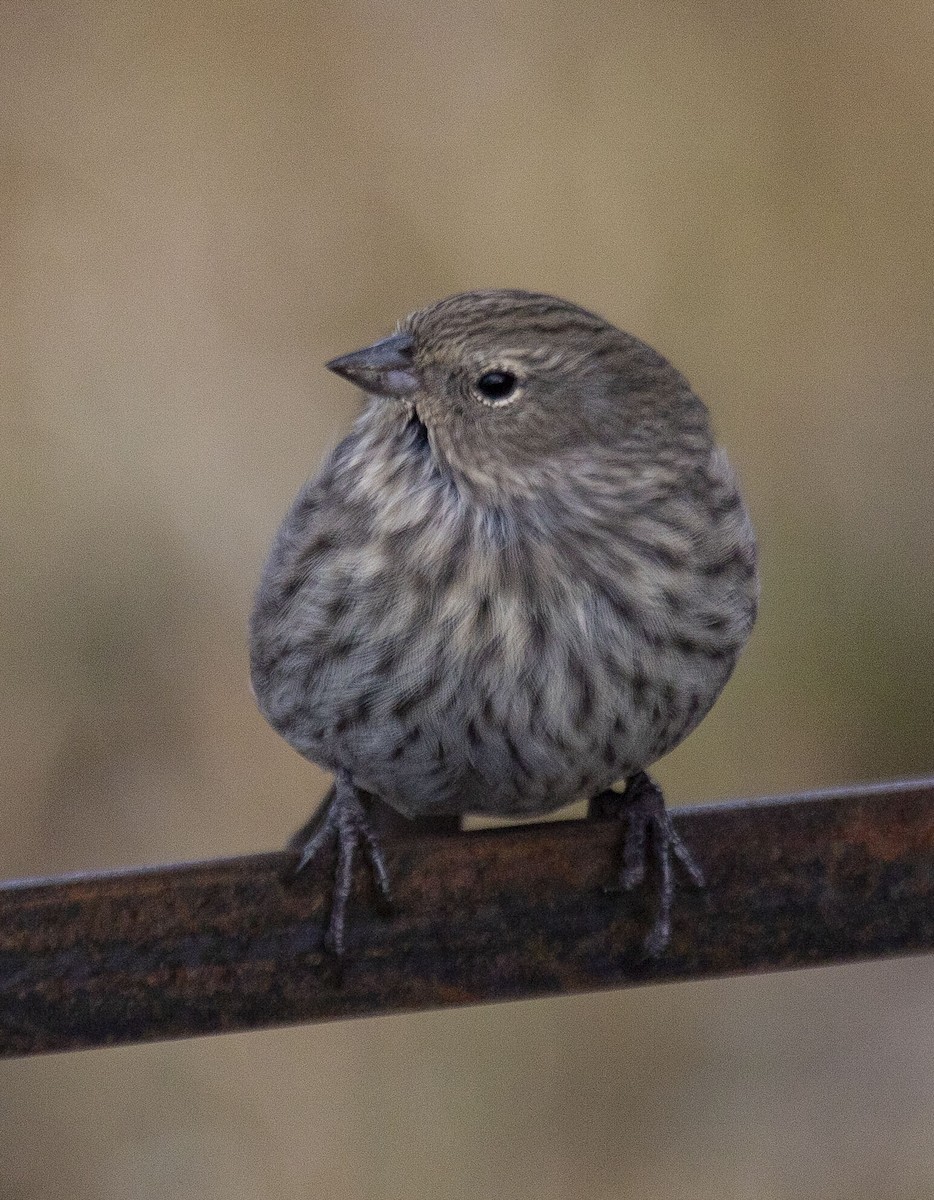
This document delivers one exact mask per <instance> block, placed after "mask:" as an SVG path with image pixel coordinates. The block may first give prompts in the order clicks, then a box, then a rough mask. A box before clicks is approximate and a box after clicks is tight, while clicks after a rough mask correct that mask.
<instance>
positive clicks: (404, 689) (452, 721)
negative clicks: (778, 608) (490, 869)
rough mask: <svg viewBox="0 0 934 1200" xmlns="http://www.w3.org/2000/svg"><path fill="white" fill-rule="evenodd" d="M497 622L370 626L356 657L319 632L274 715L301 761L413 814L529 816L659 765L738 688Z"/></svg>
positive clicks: (290, 673) (624, 646)
mask: <svg viewBox="0 0 934 1200" xmlns="http://www.w3.org/2000/svg"><path fill="white" fill-rule="evenodd" d="M500 618H501V619H500V620H499V621H497V620H496V619H492V618H491V619H490V620H488V622H487V625H486V628H485V630H484V636H482V637H479V636H476V630H475V631H474V635H475V636H473V637H471V636H470V635H469V633H470V631H467V635H466V636H459V634H458V631H457V629H456V628H454V627H453V626H452V624H451V623H450V622H448V623H445V621H443V620H441V621H437V622H434V623H432V622H428V623H426V622H424V621H418V622H412V623H411V624H410V625H409V626H408V627H406V628H405V629H398V630H397V631H396V634H395V636H394V637H393V638H392V639H387V638H386V637H382V636H379V634H378V629H379V626H378V624H377V623H370V624H369V625H367V624H363V625H360V626H358V627H357V628H358V629H360V628H362V629H368V628H369V629H371V630H376V631H377V633H376V635H375V636H366V635H364V634H360V635H358V637H357V638H356V640H355V641H354V642H353V643H352V644H347V639H346V638H345V639H344V640H343V642H341V641H340V640H337V641H335V639H334V635H333V632H332V633H330V634H327V635H325V634H324V633H323V632H322V634H321V639H320V645H318V644H316V643H315V641H314V640H311V641H310V642H307V643H305V645H306V648H307V654H305V655H303V654H302V653H301V651H300V650H299V651H298V652H297V653H296V654H295V655H293V656H292V657H291V659H290V658H289V656H286V658H285V659H284V661H285V662H286V663H288V662H289V661H292V663H293V665H292V667H291V669H289V668H285V669H284V671H283V673H282V677H281V678H280V680H279V681H278V683H277V685H276V686H275V687H274V688H272V689H270V692H269V695H272V694H273V693H275V694H276V695H277V697H278V699H277V700H275V701H274V702H272V703H269V702H268V697H267V703H266V704H264V709H265V711H266V715H267V716H268V717H269V719H270V720H271V721H272V723H273V724H274V725H275V726H276V728H277V729H279V731H280V732H281V733H282V734H283V736H284V737H285V738H286V739H287V740H288V741H289V742H290V743H291V744H292V745H293V746H294V747H295V748H296V749H297V750H298V751H299V752H300V753H301V754H303V755H304V756H305V757H307V758H309V759H311V760H312V761H315V762H317V763H319V764H321V765H323V766H325V767H327V768H329V769H331V770H336V769H338V768H343V769H345V770H347V771H349V772H350V774H351V775H352V777H353V778H354V779H355V780H356V782H357V783H358V784H359V785H360V786H362V787H364V788H365V789H367V790H369V791H372V792H373V793H375V794H376V795H379V796H380V797H381V798H382V799H384V800H385V801H387V802H388V803H390V804H391V805H392V806H393V807H395V808H397V809H398V810H399V811H400V812H402V813H404V814H406V815H408V816H418V815H427V814H430V813H440V812H477V813H491V814H499V815H534V814H537V813H545V812H549V811H551V810H554V809H556V808H560V807H562V806H564V805H566V804H569V803H571V802H573V801H574V800H576V799H578V798H579V797H582V796H587V795H593V794H595V793H597V792H599V791H601V790H602V789H604V788H606V787H608V786H609V785H610V784H611V783H612V782H614V781H615V780H618V779H622V778H625V777H626V776H628V775H630V774H632V773H633V772H634V771H636V770H638V769H640V768H642V767H645V766H647V765H648V764H649V763H651V762H653V761H654V760H655V759H656V758H659V757H660V756H661V755H662V754H664V753H665V752H666V751H667V750H669V749H671V747H672V746H673V745H675V744H677V742H678V741H680V740H681V738H682V737H684V736H685V735H686V734H687V733H688V732H689V731H690V729H692V728H693V727H694V725H695V724H696V723H697V722H698V721H699V720H700V719H701V717H702V716H703V715H704V713H706V711H707V710H708V709H709V707H710V706H711V704H712V703H713V701H714V699H715V698H716V696H717V694H718V693H719V691H720V689H721V688H722V686H723V683H725V681H726V676H727V675H728V674H729V669H727V670H726V671H725V672H724V671H723V670H722V669H717V670H711V669H710V666H709V665H707V666H706V667H704V668H703V669H701V670H698V666H699V664H698V663H697V662H694V663H687V662H685V663H680V664H679V663H676V662H674V661H671V660H670V656H669V660H667V661H665V662H664V663H663V662H662V661H661V660H658V661H657V662H656V663H655V668H656V669H654V670H650V669H649V667H648V664H647V663H646V662H645V659H644V656H640V651H639V650H638V648H636V647H634V645H633V643H632V641H631V639H628V640H627V639H626V638H624V637H616V638H614V637H612V636H609V635H606V636H605V637H604V639H603V642H602V644H601V645H599V646H598V645H589V644H587V643H586V641H582V640H581V638H580V637H579V636H578V637H577V638H576V639H562V638H558V637H551V638H550V639H547V640H546V641H544V642H541V641H539V642H535V639H534V638H533V636H532V634H531V632H530V631H525V633H523V632H522V631H521V629H520V627H519V624H518V623H517V618H516V616H515V614H511V615H509V616H508V617H503V614H502V613H500ZM504 622H505V623H504ZM552 628H553V629H554V628H557V629H570V628H572V626H571V623H570V622H568V621H566V620H562V619H560V618H559V619H558V620H557V621H556V622H554V623H553V626H552ZM463 632H464V631H461V633H463ZM605 632H606V631H605ZM329 639H330V640H329ZM731 665H732V664H730V666H731ZM312 667H313V668H314V669H313V672H312Z"/></svg>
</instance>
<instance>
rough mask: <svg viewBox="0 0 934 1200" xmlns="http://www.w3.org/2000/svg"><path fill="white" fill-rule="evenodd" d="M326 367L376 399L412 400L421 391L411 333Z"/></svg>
mask: <svg viewBox="0 0 934 1200" xmlns="http://www.w3.org/2000/svg"><path fill="white" fill-rule="evenodd" d="M325 365H326V366H327V368H328V370H329V371H333V372H334V373H335V374H336V375H342V376H343V377H344V379H349V380H350V382H351V383H355V384H356V385H357V387H359V388H363V390H364V391H365V392H369V393H370V395H373V396H410V395H411V394H412V392H414V391H417V390H418V385H419V381H418V375H417V374H416V371H415V362H414V355H413V342H412V338H411V336H410V335H409V334H407V333H394V334H393V335H392V337H388V338H383V339H382V341H379V342H374V343H373V345H372V346H367V347H366V348H365V349H363V350H354V351H353V352H352V353H351V354H342V355H341V356H340V358H332V359H331V361H330V362H329V363H326V364H325Z"/></svg>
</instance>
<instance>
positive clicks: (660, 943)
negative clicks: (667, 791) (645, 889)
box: [590, 771, 704, 958]
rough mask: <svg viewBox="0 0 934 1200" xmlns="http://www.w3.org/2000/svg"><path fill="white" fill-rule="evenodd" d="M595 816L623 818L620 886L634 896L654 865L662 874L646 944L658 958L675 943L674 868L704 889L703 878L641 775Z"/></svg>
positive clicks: (604, 801) (602, 803)
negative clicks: (652, 864) (673, 913)
mask: <svg viewBox="0 0 934 1200" xmlns="http://www.w3.org/2000/svg"><path fill="white" fill-rule="evenodd" d="M590 812H591V815H592V816H598V817H608V816H623V815H625V818H626V832H625V836H624V839H623V859H622V864H621V865H620V870H619V886H620V887H621V888H623V889H624V890H625V891H627V892H628V891H632V889H633V888H635V887H638V886H639V884H641V883H643V882H644V881H645V879H646V876H647V875H648V870H649V863H650V861H652V862H653V863H654V865H655V869H656V871H657V874H658V907H657V911H656V915H655V921H654V923H653V925H652V928H651V930H650V931H649V934H648V936H647V937H646V939H645V943H644V946H645V953H646V954H647V955H648V956H649V957H650V958H658V956H659V955H660V954H661V953H662V951H663V950H664V949H665V948H666V946H667V945H668V943H669V942H670V941H671V910H672V905H673V902H674V895H675V878H674V864H675V862H678V863H680V864H681V866H682V868H683V869H684V872H685V874H686V875H687V876H688V878H689V879H690V881H691V883H692V884H693V885H694V886H695V887H697V888H702V887H704V873H703V871H702V870H701V868H700V866H699V865H698V863H697V861H696V859H695V858H694V856H693V855H692V854H691V851H690V850H689V849H688V848H687V846H686V845H685V843H684V840H683V839H682V837H681V835H680V834H679V833H678V831H677V830H676V829H675V827H674V825H673V823H672V820H671V815H670V814H669V813H668V811H667V810H666V808H665V798H664V796H663V795H662V791H661V788H660V787H659V786H658V785H657V784H656V783H653V781H652V780H651V779H650V778H649V776H648V775H647V774H646V773H645V771H639V772H638V774H636V775H633V776H632V777H631V779H630V780H629V782H628V784H627V786H626V791H625V792H624V793H623V794H622V795H620V794H619V793H617V792H602V793H601V794H600V795H599V796H596V797H594V799H593V800H592V801H591V805H590Z"/></svg>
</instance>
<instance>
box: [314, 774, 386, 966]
mask: <svg viewBox="0 0 934 1200" xmlns="http://www.w3.org/2000/svg"><path fill="white" fill-rule="evenodd" d="M302 839H304V840H302ZM361 843H362V845H363V848H364V851H365V853H366V856H367V859H368V861H369V864H370V870H371V871H372V873H373V878H374V880H375V882H376V886H377V888H378V889H379V894H380V896H381V898H382V901H383V904H384V906H385V907H386V908H388V907H389V906H390V905H391V904H392V895H391V891H390V885H389V871H388V869H387V867H386V860H385V858H384V856H383V848H382V846H381V845H380V842H379V839H378V838H377V836H376V834H375V833H374V832H373V829H372V828H371V826H370V822H369V819H368V817H367V812H366V808H365V806H364V802H363V800H362V799H361V793H360V789H359V788H358V787H357V786H356V785H355V784H354V783H353V781H352V780H351V779H350V777H349V775H347V774H346V773H345V772H340V773H339V774H338V777H337V780H336V781H335V784H334V786H333V787H332V788H331V791H330V792H329V793H328V796H327V797H326V799H325V802H324V805H323V806H322V808H321V810H320V816H318V815H317V814H316V819H315V820H314V821H313V822H312V823H310V824H309V825H306V826H304V827H303V828H302V829H301V830H300V831H299V833H298V834H297V835H296V838H295V839H293V845H295V848H296V849H299V850H300V853H299V859H298V863H297V864H296V867H295V874H298V873H299V872H301V871H304V870H305V869H306V867H308V866H309V864H311V863H312V862H314V861H315V859H316V858H317V857H318V856H319V854H320V853H321V852H322V850H324V849H325V847H327V846H332V845H335V846H336V848H337V865H336V867H335V870H334V889H333V891H332V894H331V915H330V919H329V921H328V930H327V933H326V934H325V939H324V941H325V947H326V948H327V949H328V950H330V951H331V952H332V953H333V954H334V955H336V957H337V958H341V957H343V954H344V951H345V950H346V937H345V934H346V928H347V906H348V903H349V901H350V892H351V888H352V885H353V868H354V860H355V858H356V854H357V849H358V847H360V845H361Z"/></svg>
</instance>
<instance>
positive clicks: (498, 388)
mask: <svg viewBox="0 0 934 1200" xmlns="http://www.w3.org/2000/svg"><path fill="white" fill-rule="evenodd" d="M517 383H518V380H517V379H516V377H515V375H513V374H512V372H511V371H487V372H486V373H485V374H484V375H481V376H480V378H479V379H478V380H477V385H476V386H477V391H478V392H479V393H480V395H481V396H482V397H483V399H484V400H489V401H491V402H492V403H494V404H501V403H502V402H503V401H504V400H508V399H509V397H510V396H511V395H512V393H513V392H514V391H515V390H516V384H517Z"/></svg>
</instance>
